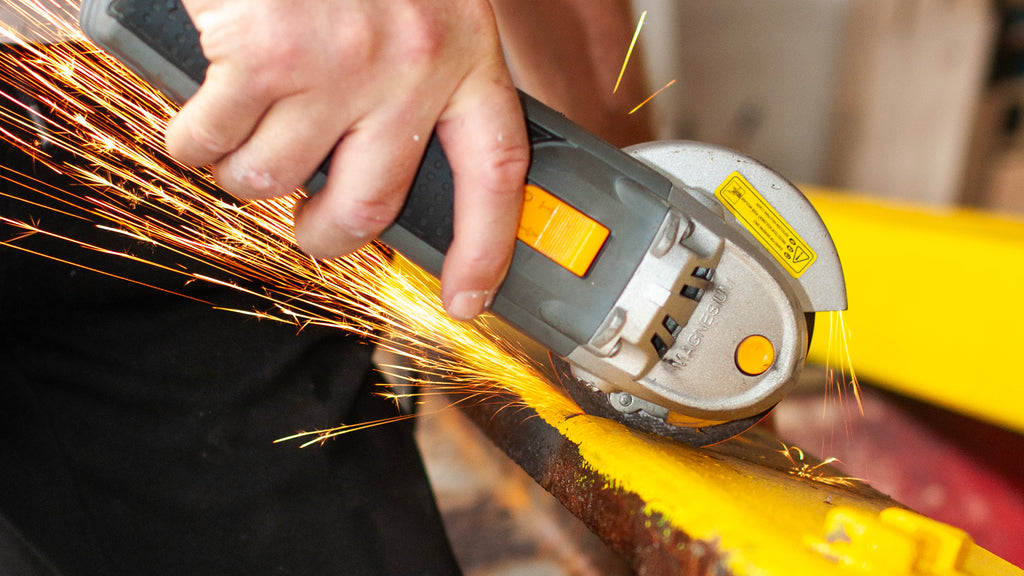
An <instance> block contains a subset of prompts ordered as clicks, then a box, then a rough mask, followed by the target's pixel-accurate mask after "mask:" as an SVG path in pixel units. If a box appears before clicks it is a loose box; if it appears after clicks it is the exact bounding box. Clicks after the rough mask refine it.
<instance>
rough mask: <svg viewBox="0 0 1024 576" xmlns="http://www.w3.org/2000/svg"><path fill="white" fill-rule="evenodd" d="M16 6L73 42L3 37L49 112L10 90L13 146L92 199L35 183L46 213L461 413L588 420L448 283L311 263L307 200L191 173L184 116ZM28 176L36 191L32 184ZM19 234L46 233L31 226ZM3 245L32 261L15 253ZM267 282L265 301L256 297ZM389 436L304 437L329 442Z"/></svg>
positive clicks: (368, 262)
mask: <svg viewBox="0 0 1024 576" xmlns="http://www.w3.org/2000/svg"><path fill="white" fill-rule="evenodd" d="M3 1H4V3H5V5H7V6H12V8H13V9H14V10H16V11H19V12H21V13H22V15H23V16H25V17H26V18H27V19H30V20H32V21H35V22H38V23H39V24H40V29H41V30H50V31H53V32H52V33H53V36H52V38H53V39H54V40H56V39H58V38H61V39H65V41H63V43H59V44H53V45H51V46H42V45H39V44H31V43H29V42H27V41H26V39H24V38H21V37H19V36H18V35H17V33H15V32H14V31H13V30H10V29H8V28H6V27H4V28H3V31H2V32H0V34H3V35H4V36H5V37H7V38H11V39H14V40H15V42H16V43H17V44H18V46H19V50H20V51H21V52H22V53H23V56H22V57H15V56H13V55H12V54H0V79H2V80H3V81H4V82H6V83H8V84H10V85H11V86H13V87H14V88H15V89H16V90H18V91H21V92H24V93H26V94H29V95H31V96H32V97H33V98H34V99H35V100H37V101H38V102H39V103H40V109H41V112H37V111H35V110H31V109H30V108H28V107H27V106H25V105H21V104H18V103H17V102H16V99H15V98H13V96H11V95H9V94H5V93H3V92H2V91H0V98H3V99H5V100H6V101H7V103H6V106H7V108H8V109H9V110H7V111H5V112H3V113H0V138H3V139H4V140H6V141H7V142H9V143H10V144H11V145H13V146H16V147H18V148H20V149H22V150H23V151H25V152H27V153H28V154H30V155H32V156H33V157H34V158H35V159H36V160H37V162H38V163H39V164H40V165H42V166H46V167H48V168H50V169H52V170H54V171H56V172H59V173H62V174H65V175H67V176H69V177H71V178H72V179H74V180H75V181H76V182H78V183H79V184H80V185H81V187H82V188H83V189H84V190H85V192H84V193H82V191H81V190H79V191H78V194H76V193H75V191H70V190H56V189H52V187H47V185H45V184H44V183H43V182H41V181H40V180H32V181H31V183H30V184H29V186H30V187H31V188H30V189H31V190H32V191H33V192H36V193H38V194H39V195H40V196H41V197H42V198H44V199H45V200H40V201H38V202H35V201H34V202H32V203H33V204H35V205H37V206H41V207H42V208H45V209H47V210H60V211H67V212H69V213H71V214H72V215H75V216H77V217H85V218H88V219H90V220H93V221H95V222H97V223H98V224H97V225H98V227H99V228H101V229H102V230H105V231H109V232H110V233H112V234H123V235H126V236H128V237H130V238H133V239H136V240H139V241H142V242H147V243H151V244H153V245H155V246H159V247H161V248H163V249H166V250H169V251H171V252H173V253H175V254H177V255H179V256H183V257H186V258H188V259H190V260H191V261H193V262H196V263H199V264H201V265H203V266H204V267H210V268H211V269H212V270H214V273H215V274H217V275H218V277H211V276H203V275H199V274H194V273H189V272H187V271H183V270H177V269H171V270H172V271H174V272H177V273H179V274H182V277H183V282H184V283H187V282H193V281H202V282H207V283H211V284H217V285H221V286H225V287H228V288H230V289H233V290H239V291H242V292H245V293H248V294H252V295H254V296H257V297H259V298H261V299H263V301H265V302H266V303H267V308H266V309H265V310H236V312H240V313H243V314H250V315H256V316H258V317H259V318H262V319H268V320H274V321H279V322H284V323H289V324H293V325H295V326H297V327H298V328H299V329H302V328H303V327H305V326H309V325H317V326H328V327H333V328H338V329H342V330H347V331H349V332H352V333H354V334H357V335H361V336H364V337H367V338H369V339H371V340H373V341H374V342H376V343H377V344H378V345H379V346H380V347H382V348H385V349H387V350H390V351H393V352H395V353H397V354H398V355H399V356H400V357H402V358H405V359H408V360H409V361H411V363H412V365H413V368H412V370H411V371H404V372H402V371H399V372H401V375H402V377H403V378H404V379H406V380H407V381H409V382H410V383H411V384H412V385H413V387H414V388H416V389H418V390H421V391H423V392H424V393H428V394H432V393H437V392H446V393H456V394H458V395H460V397H461V398H462V399H463V400H462V401H473V402H481V401H485V400H486V399H487V398H491V397H493V393H494V392H511V393H513V394H515V395H517V396H519V397H529V398H530V404H531V405H534V406H537V405H538V404H543V403H547V405H549V406H557V407H558V409H560V410H564V411H570V412H578V409H577V408H575V407H574V405H573V404H572V403H571V401H569V400H568V399H566V398H565V397H564V396H562V395H561V394H560V393H559V392H557V391H556V390H554V389H553V388H552V387H551V386H550V385H549V384H548V383H547V382H546V381H545V380H544V378H543V377H542V376H541V375H540V372H539V371H538V369H537V367H536V366H535V365H534V364H533V362H532V361H531V360H530V359H529V358H528V357H527V356H526V355H525V354H524V353H522V352H521V351H520V350H519V349H518V348H517V346H516V345H515V344H514V343H512V342H508V341H506V340H503V339H501V338H500V337H498V336H497V335H496V334H494V333H493V332H492V331H489V330H488V329H487V327H486V326H485V324H484V323H482V322H474V323H471V324H465V323H459V322H455V321H452V320H451V319H449V318H448V316H447V314H446V313H445V311H444V308H443V306H442V305H441V303H440V300H439V298H438V297H437V296H436V291H437V287H436V284H435V281H434V280H433V279H430V278H429V277H426V276H425V275H423V274H422V273H419V272H415V271H412V270H411V268H410V267H409V266H408V265H404V264H403V263H402V261H401V259H400V258H398V257H395V256H393V255H392V254H391V253H390V252H389V251H387V250H385V249H384V248H382V247H381V246H379V245H370V246H368V247H366V248H365V249H363V250H361V251H359V252H357V253H355V254H352V255H350V256H348V257H345V258H340V259H336V260H330V261H316V260H313V259H312V258H310V257H308V256H307V255H305V254H303V253H301V252H300V251H298V250H297V249H296V248H295V245H294V238H293V236H292V231H291V222H292V207H293V205H294V202H295V200H296V199H297V198H299V197H300V196H301V192H299V193H296V194H295V195H293V196H292V197H290V198H285V199H277V200H268V201H261V202H238V201H235V200H232V199H229V198H228V197H226V196H225V195H224V194H223V193H222V192H221V191H220V190H219V189H218V188H217V187H216V186H215V184H214V183H213V180H212V177H211V176H210V174H209V172H207V171H205V170H196V169H192V168H189V167H186V166H182V165H180V164H178V163H176V162H175V161H174V160H172V159H171V158H170V157H169V156H167V155H166V153H165V152H163V133H164V128H165V126H166V122H167V119H168V118H169V117H170V116H171V115H173V114H174V111H175V107H174V105H173V104H172V103H171V102H169V101H168V100H166V99H165V98H164V97H163V96H161V95H160V94H159V93H157V92H155V91H153V90H152V89H151V88H149V87H148V86H147V85H145V83H143V82H142V81H141V80H139V79H138V78H137V77H135V76H134V75H133V74H132V73H131V72H130V71H128V70H126V69H124V68H123V67H122V66H121V65H120V64H119V63H118V62H117V61H116V60H113V59H112V58H110V57H108V56H106V55H105V54H103V53H102V52H101V51H99V50H97V49H96V48H94V47H93V46H92V45H91V44H89V43H88V41H87V40H86V39H85V38H84V37H83V36H82V35H81V33H80V32H79V31H78V27H77V23H76V22H75V21H74V18H73V16H72V15H70V14H66V13H54V12H52V11H50V9H48V8H46V7H44V6H42V5H41V4H37V3H24V2H22V3H18V4H14V5H12V3H11V2H10V0H3ZM28 135H32V136H28ZM47 150H53V151H55V152H61V153H63V154H66V155H70V156H72V157H73V161H67V162H65V161H62V160H58V159H57V158H58V156H59V155H58V154H50V153H48V152H47ZM19 176H20V182H21V184H22V185H23V186H24V185H25V183H24V182H25V180H26V179H28V177H27V176H24V175H19ZM19 200H20V199H19ZM50 202H53V205H50ZM140 208H144V210H140ZM7 223H8V224H11V225H13V226H15V227H18V228H21V229H22V230H27V231H30V232H33V233H35V232H37V231H38V232H41V231H39V230H38V229H37V228H34V227H32V226H31V225H30V224H25V223H20V222H13V221H7ZM64 240H66V241H68V242H71V243H74V244H76V245H79V246H83V247H86V246H84V245H83V244H82V243H79V242H77V241H76V240H74V239H71V238H65V239H64ZM4 245H9V246H11V247H13V248H17V249H24V248H23V247H19V246H17V245H16V242H12V241H10V240H9V241H8V242H6V243H4ZM93 248H95V249H99V248H96V247H93ZM118 255H119V256H124V257H129V258H134V257H132V256H130V255H126V254H118ZM147 263H148V262H147ZM71 264H74V263H71ZM148 264H152V263H148ZM153 265H156V264H153ZM98 272H101V273H103V272H102V271H98ZM107 275H110V274H107ZM254 282H255V283H256V284H258V285H260V286H261V288H260V289H258V290H253V289H250V288H245V287H244V286H251V285H252V284H253V283H254ZM211 305H212V304H211ZM384 394H385V395H388V394H393V393H388V392H384ZM399 418H402V417H399ZM376 424H377V423H362V424H352V425H350V426H341V427H338V428H334V429H330V430H324V431H314V432H308V433H304V434H303V436H313V437H314V438H315V440H314V442H315V441H322V440H324V439H326V438H329V437H331V436H333V435H336V434H340V433H344V432H346V431H352V430H358V429H361V428H364V427H366V426H371V425H376Z"/></svg>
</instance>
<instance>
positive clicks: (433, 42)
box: [397, 7, 448, 66]
mask: <svg viewBox="0 0 1024 576" xmlns="http://www.w3.org/2000/svg"><path fill="white" fill-rule="evenodd" d="M398 19H399V20H400V21H401V22H402V26H401V27H400V28H397V29H400V30H402V34H401V36H400V37H399V38H398V39H397V40H398V46H399V49H400V53H401V56H402V58H403V59H404V61H405V62H406V63H407V64H409V65H412V66H427V65H430V64H433V63H434V62H436V61H437V60H438V59H440V58H441V56H442V54H443V53H444V51H445V48H446V44H447V40H448V38H447V33H446V28H445V26H444V23H443V22H442V21H441V20H440V19H439V18H438V17H436V16H435V15H434V14H433V13H432V12H431V11H430V10H424V9H423V8H416V7H406V8H405V9H404V10H401V11H400V13H399V15H398Z"/></svg>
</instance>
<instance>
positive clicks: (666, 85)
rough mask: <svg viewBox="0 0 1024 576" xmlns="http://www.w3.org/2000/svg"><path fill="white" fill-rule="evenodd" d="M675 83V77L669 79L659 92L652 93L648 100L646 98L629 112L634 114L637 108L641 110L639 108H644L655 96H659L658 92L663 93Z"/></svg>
mask: <svg viewBox="0 0 1024 576" xmlns="http://www.w3.org/2000/svg"><path fill="white" fill-rule="evenodd" d="M675 83H676V80H675V78H673V79H671V80H669V81H668V84H665V85H664V86H662V87H661V88H659V89H658V91H657V92H655V93H654V94H651V95H650V96H648V97H647V99H646V100H644V101H643V102H641V103H639V104H637V105H636V108H633V109H632V110H630V111H629V113H630V114H634V113H635V112H636V111H637V110H639V109H641V108H643V107H644V106H646V105H647V103H648V102H650V101H651V100H654V97H655V96H657V95H658V94H661V93H662V92H664V91H665V89H666V88H668V87H669V86H671V85H673V84H675Z"/></svg>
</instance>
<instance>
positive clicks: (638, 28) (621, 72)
mask: <svg viewBox="0 0 1024 576" xmlns="http://www.w3.org/2000/svg"><path fill="white" fill-rule="evenodd" d="M646 18H647V10H644V11H643V12H641V13H640V20H639V21H638V22H637V23H636V30H635V31H634V32H633V39H632V40H630V42H629V48H628V49H627V50H626V58H625V60H623V61H622V68H621V69H620V70H619V77H618V79H617V80H615V88H612V94H615V93H616V92H618V91H619V84H622V77H623V76H624V75H625V74H626V66H629V59H630V58H631V57H632V56H633V48H634V47H635V46H636V41H637V38H639V37H640V31H641V30H642V29H643V27H644V20H645V19H646ZM631 114H632V112H631Z"/></svg>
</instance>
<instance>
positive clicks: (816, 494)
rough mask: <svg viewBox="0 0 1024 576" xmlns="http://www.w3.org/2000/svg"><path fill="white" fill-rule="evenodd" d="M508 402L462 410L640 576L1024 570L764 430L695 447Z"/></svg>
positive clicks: (535, 404) (541, 401)
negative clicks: (797, 461) (812, 474)
mask: <svg viewBox="0 0 1024 576" xmlns="http://www.w3.org/2000/svg"><path fill="white" fill-rule="evenodd" d="M508 400H509V402H515V401H517V399H514V398H509V399H508ZM503 406H504V405H503V404H501V403H500V402H497V403H495V402H488V403H487V404H486V405H482V406H476V407H472V408H469V409H468V413H469V415H470V417H471V418H472V419H473V420H474V421H475V422H476V423H477V424H478V425H479V426H480V427H481V428H482V429H483V430H484V431H485V433H487V435H488V436H489V437H490V438H491V439H492V440H493V441H494V442H495V443H496V444H497V445H498V446H499V447H500V448H502V449H503V450H504V451H505V452H506V453H507V454H508V455H509V456H510V457H512V459H513V460H515V461H516V462H517V463H518V464H519V465H520V466H521V467H522V468H523V469H524V470H526V472H528V473H529V474H530V475H531V476H532V477H533V478H534V479H535V480H536V481H537V482H538V483H540V484H541V485H542V486H543V487H544V488H545V489H547V490H548V491H549V492H551V493H552V494H553V495H554V496H555V497H556V498H558V500H559V501H561V502H562V504H563V505H565V506H566V508H568V509H569V510H570V511H572V512H573V513H574V514H575V515H577V516H578V517H579V518H581V519H582V520H583V521H584V522H585V523H586V524H587V525H588V526H589V527H590V528H591V529H592V530H593V531H594V532H596V533H597V534H598V535H599V536H600V537H601V538H602V539H603V540H604V541H605V542H606V543H608V544H609V545H610V546H611V547H612V548H613V549H615V550H616V551H618V552H619V553H620V554H622V555H623V556H624V557H625V558H626V559H627V560H628V561H629V563H630V564H631V565H632V567H633V569H634V570H635V571H636V573H637V574H644V575H653V574H684V575H694V574H717V575H722V574H760V575H780V576H781V575H786V576H800V575H803V574H807V575H814V576H821V575H826V574H851V573H854V574H856V573H862V572H863V573H879V571H880V570H881V571H882V572H881V573H886V574H908V575H911V574H932V573H935V574H961V575H974V574H977V575H982V574H992V575H998V574H1014V575H1019V574H1024V572H1022V571H1020V570H1019V569H1016V568H1014V567H1013V566H1012V565H1010V564H1008V563H1006V562H1004V561H1002V560H1000V559H999V558H997V557H995V556H994V555H992V554H991V553H989V552H987V551H985V550H984V549H982V548H980V547H978V546H976V545H975V544H973V542H971V541H970V539H969V537H967V535H966V534H963V533H961V532H959V531H957V530H955V529H952V528H950V527H949V526H946V525H944V524H940V523H937V522H933V521H931V520H928V519H927V518H924V517H920V516H918V515H916V514H913V513H909V512H906V511H904V510H903V509H902V508H901V507H900V506H899V504H897V503H896V502H894V501H892V500H891V499H889V498H887V497H886V496H884V495H882V494H879V493H878V492H876V491H874V490H872V489H871V488H869V487H868V486H866V485H863V484H859V483H854V485H853V486H852V487H846V486H836V485H829V484H826V483H823V482H822V481H820V480H815V479H810V478H807V477H801V476H799V475H797V474H796V473H795V469H794V466H793V462H792V461H791V460H789V459H787V458H786V457H785V456H784V455H783V453H782V452H783V451H782V450H780V447H781V446H782V444H781V443H780V441H779V440H778V439H777V438H776V437H774V435H773V434H772V433H770V432H768V431H767V430H765V429H761V428H755V429H752V430H751V431H749V432H748V433H746V434H744V435H743V436H741V437H739V438H735V439H733V440H730V441H728V442H726V443H724V444H721V445H719V446H716V447H714V448H705V449H698V448H694V447H692V446H687V445H684V444H680V443H677V442H672V441H670V440H666V439H664V438H661V437H658V436H655V435H648V434H643V433H638V432H636V431H633V430H630V429H628V428H626V427H624V426H622V425H620V424H617V423H615V422H612V421H610V420H607V419H604V418H599V417H595V416H591V415H585V414H582V413H580V412H578V411H573V410H572V409H571V408H568V406H569V405H567V404H565V403H561V402H554V403H553V402H552V401H551V397H549V396H545V397H543V398H535V399H533V400H527V407H526V408H523V409H516V410H512V409H505V408H504V407H503ZM806 463H808V464H810V463H811V462H810V460H808V461H807V462H806ZM818 471H819V472H821V473H822V475H823V477H828V476H829V475H836V474H837V472H836V471H834V470H832V469H829V468H827V467H826V468H821V469H818ZM888 510H894V511H888Z"/></svg>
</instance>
